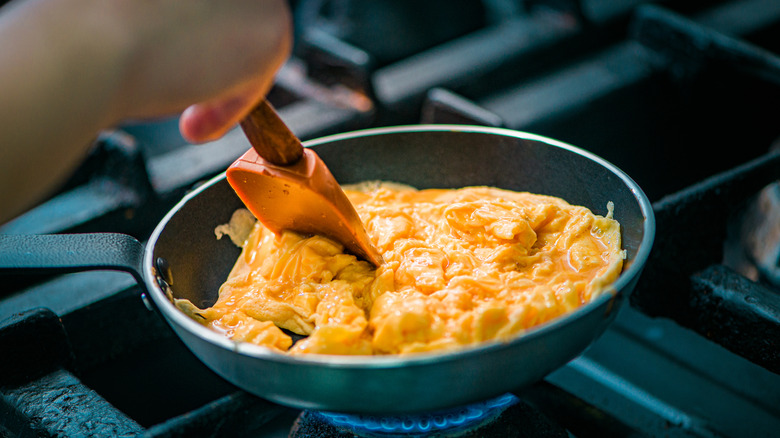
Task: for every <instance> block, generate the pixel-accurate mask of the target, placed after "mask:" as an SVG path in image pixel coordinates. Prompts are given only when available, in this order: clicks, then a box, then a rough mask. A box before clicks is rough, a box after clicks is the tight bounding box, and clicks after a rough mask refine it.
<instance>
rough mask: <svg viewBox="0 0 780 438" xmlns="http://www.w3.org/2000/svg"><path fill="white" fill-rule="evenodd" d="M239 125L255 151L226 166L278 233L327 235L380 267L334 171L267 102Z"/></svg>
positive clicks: (237, 186)
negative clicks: (287, 231) (329, 168)
mask: <svg viewBox="0 0 780 438" xmlns="http://www.w3.org/2000/svg"><path fill="white" fill-rule="evenodd" d="M241 128H242V129H243V130H244V133H245V134H246V136H247V138H248V139H249V143H250V144H251V145H252V149H250V150H249V151H247V152H246V153H245V154H244V155H243V156H241V157H240V158H239V159H238V160H236V162H234V163H233V164H232V165H231V166H230V167H229V168H228V170H227V180H228V182H229V183H230V185H231V186H232V187H233V189H234V190H235V191H236V193H237V194H238V196H239V197H240V198H241V200H242V201H244V204H245V205H246V207H247V208H248V209H249V211H251V212H252V213H253V214H254V215H255V217H257V219H258V220H259V221H260V222H262V223H263V225H265V226H266V227H267V228H268V229H270V230H271V231H273V232H274V233H276V234H279V233H281V232H282V231H284V230H291V231H297V232H300V233H303V234H320V235H324V236H327V237H330V238H332V239H334V240H336V241H338V242H340V243H341V244H343V245H344V247H345V248H347V250H349V251H350V252H352V253H353V254H355V255H356V256H358V257H361V258H363V259H365V260H368V261H369V262H371V263H373V264H374V265H376V266H379V265H380V264H382V263H383V260H382V256H381V255H380V254H379V252H378V251H377V250H376V248H374V246H373V245H372V244H371V241H370V240H369V238H368V234H366V230H365V228H364V227H363V223H362V222H361V221H360V217H359V216H358V214H357V212H356V211H355V208H354V207H353V206H352V203H350V202H349V199H347V196H346V195H345V194H344V192H343V191H342V190H341V187H340V186H339V184H338V183H337V182H336V180H335V178H334V177H333V175H332V174H331V173H330V170H328V168H327V166H325V163H324V162H323V161H322V160H321V159H320V157H319V156H317V154H316V153H315V152H314V151H313V150H311V149H308V148H304V147H303V145H302V144H301V142H300V140H298V138H297V137H296V136H295V134H293V133H292V132H291V131H290V129H289V128H288V127H287V125H285V124H284V122H283V121H282V119H281V118H280V117H279V115H278V114H277V113H276V110H274V108H273V107H272V106H271V104H270V103H269V102H268V101H267V100H263V102H262V103H260V104H259V105H258V106H257V107H256V108H255V109H254V110H253V111H252V112H251V113H250V114H249V115H248V116H247V117H246V118H245V119H244V120H243V121H242V122H241Z"/></svg>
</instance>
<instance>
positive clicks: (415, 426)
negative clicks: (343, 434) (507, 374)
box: [317, 394, 518, 437]
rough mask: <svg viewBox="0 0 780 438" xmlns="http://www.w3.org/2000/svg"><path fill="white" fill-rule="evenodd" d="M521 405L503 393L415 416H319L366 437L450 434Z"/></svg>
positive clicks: (331, 414)
mask: <svg viewBox="0 0 780 438" xmlns="http://www.w3.org/2000/svg"><path fill="white" fill-rule="evenodd" d="M517 402H518V398H517V397H515V396H514V395H512V394H504V395H502V396H500V397H496V398H494V399H491V400H487V401H483V402H479V403H474V404H471V405H467V406H462V407H459V408H453V409H447V410H443V411H438V412H432V413H424V414H413V415H393V416H385V417H380V416H375V415H350V414H338V413H330V412H319V413H317V414H318V415H320V416H321V417H323V418H324V419H325V421H328V422H330V423H332V424H333V425H335V426H337V427H342V428H346V429H349V430H351V431H353V432H354V433H356V434H361V433H362V434H363V435H364V436H376V437H386V436H398V435H403V436H419V435H421V434H434V436H436V434H440V433H445V432H447V433H451V432H456V431H458V430H465V429H469V428H474V427H477V426H479V425H480V424H482V423H483V422H488V421H491V420H493V419H495V418H496V417H498V416H499V415H501V413H502V412H504V410H505V409H506V408H508V407H509V406H512V405H513V404H515V403H517Z"/></svg>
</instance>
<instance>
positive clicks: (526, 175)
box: [0, 125, 655, 414]
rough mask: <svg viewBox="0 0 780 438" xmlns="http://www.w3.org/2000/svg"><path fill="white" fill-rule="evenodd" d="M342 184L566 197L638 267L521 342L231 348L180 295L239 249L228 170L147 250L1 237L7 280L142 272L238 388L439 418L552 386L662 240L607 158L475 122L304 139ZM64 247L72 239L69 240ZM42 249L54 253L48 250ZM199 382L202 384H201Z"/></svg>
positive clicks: (164, 308) (110, 241)
mask: <svg viewBox="0 0 780 438" xmlns="http://www.w3.org/2000/svg"><path fill="white" fill-rule="evenodd" d="M305 145H306V146H308V147H312V148H314V149H315V150H316V151H317V153H318V154H319V155H320V157H321V158H322V159H323V161H325V163H327V165H328V167H329V169H330V170H331V172H332V173H333V175H334V176H335V177H336V179H337V180H338V181H339V182H340V183H341V184H345V183H353V182H359V181H364V180H388V181H395V182H400V183H405V184H409V185H412V186H415V187H417V188H432V187H440V188H456V187H463V186H470V185H489V186H496V187H502V188H506V189H512V190H519V191H529V192H534V193H541V194H547V195H553V196H558V197H561V198H564V199H566V200H567V201H569V202H570V203H573V204H579V205H584V206H587V207H589V208H590V209H591V210H593V211H594V212H595V213H598V214H602V215H603V214H606V208H607V207H606V206H607V203H608V202H609V201H612V202H613V203H614V205H615V211H614V216H615V218H616V219H617V220H618V221H619V222H620V223H621V226H622V230H621V231H622V239H623V248H624V249H625V250H626V251H627V259H626V263H625V266H624V270H623V273H622V274H621V275H620V277H619V278H618V280H617V282H616V283H615V284H614V286H613V287H614V290H613V291H612V292H613V294H605V295H603V296H602V297H600V298H598V299H597V300H595V301H594V302H592V303H589V304H587V305H585V306H583V307H581V308H579V309H577V310H576V311H575V312H573V313H571V314H569V315H567V316H565V317H562V318H559V319H557V320H554V321H552V322H550V323H547V324H545V325H543V326H540V327H538V328H535V329H533V330H530V331H529V332H528V333H527V334H524V335H522V336H520V337H518V338H516V339H514V340H512V341H510V342H494V343H486V344H482V345H479V346H476V347H473V348H469V349H465V350H462V351H458V352H452V353H446V354H421V355H415V356H407V357H342V356H310V357H289V356H286V355H282V354H277V353H273V352H271V351H269V350H267V349H264V348H262V347H257V346H254V345H248V344H245V343H236V342H233V341H231V340H229V339H227V338H225V337H223V336H222V335H220V334H218V333H216V332H214V331H211V330H210V329H208V328H206V327H204V326H202V325H200V324H199V323H197V322H195V321H194V320H192V319H190V318H189V317H187V316H186V315H184V314H183V313H182V312H180V311H179V310H178V309H177V308H176V307H175V306H174V305H173V304H172V302H171V301H170V299H169V295H172V296H173V297H178V298H187V299H189V300H190V301H191V302H192V303H194V304H195V305H198V306H201V307H204V306H208V305H210V304H212V303H213V302H214V301H215V300H216V298H217V291H218V289H219V286H220V285H221V284H222V282H223V281H224V280H225V278H226V277H227V274H228V272H229V271H230V269H231V268H232V266H233V264H234V262H235V260H236V258H237V257H238V255H239V248H237V247H236V246H235V245H233V244H232V243H231V242H230V240H229V239H221V240H217V238H216V236H215V234H214V229H215V227H216V226H217V225H220V224H223V223H226V222H227V221H228V220H229V219H230V216H231V215H232V213H233V211H235V210H236V209H237V208H240V207H242V206H243V204H242V203H241V201H240V199H238V197H237V196H236V195H235V193H234V192H233V190H232V189H231V188H230V186H229V185H228V183H227V182H226V180H225V178H224V175H221V176H219V177H217V178H214V179H213V180H211V181H209V182H208V183H206V184H204V185H202V186H201V187H199V188H198V189H197V190H195V191H193V192H192V193H190V194H189V195H187V196H186V197H185V198H184V199H183V200H182V201H181V202H180V203H179V204H178V205H176V206H175V207H174V208H173V209H172V210H171V211H170V212H169V213H168V214H167V215H166V217H165V218H164V219H163V220H162V221H161V222H160V224H159V225H158V226H157V228H156V229H155V231H154V232H153V233H152V235H151V236H150V239H149V241H148V243H147V245H146V246H145V247H143V246H142V245H141V244H140V243H139V242H138V241H137V240H135V239H133V238H132V237H130V236H125V235H116V234H105V235H102V234H97V235H95V234H93V235H75V236H0V273H1V272H4V271H5V272H14V273H18V272H20V271H23V270H28V271H30V272H40V271H41V270H44V271H49V272H53V271H63V270H65V271H75V270H86V269H101V268H107V269H121V270H126V271H129V272H131V273H132V274H133V275H134V276H135V277H136V278H137V279H138V281H139V282H140V283H142V285H144V286H145V289H146V294H147V295H148V296H149V297H150V298H151V300H152V301H153V302H154V304H155V307H156V308H157V309H158V310H159V312H160V313H161V314H162V315H163V316H164V318H165V319H166V320H167V321H168V323H169V324H170V326H171V327H172V328H173V330H174V331H175V332H176V333H177V335H178V336H179V337H180V338H181V340H182V341H183V342H184V343H185V344H186V345H187V347H189V349H190V350H191V351H192V352H193V353H194V354H195V355H196V356H197V357H198V358H199V359H200V360H202V361H203V362H204V363H205V364H206V365H207V366H209V367H210V368H211V369H213V370H214V371H215V372H216V373H217V374H219V375H221V376H223V377H224V378H225V379H227V380H228V381H230V382H232V383H234V384H235V385H237V386H238V387H240V388H243V389H245V390H247V391H249V392H251V393H254V394H256V395H258V396H260V397H263V398H266V399H268V400H271V401H274V402H277V403H280V404H284V405H288V406H292V407H296V408H308V409H317V410H326V411H335V412H352V413H385V414H391V413H408V412H420V411H431V410H436V409H440V408H446V407H451V406H456V405H461V404H465V403H470V402H475V401H479V400H484V399H488V398H490V397H494V396H497V395H500V394H503V393H505V392H507V391H511V390H515V389H519V388H521V387H523V386H524V385H528V384H530V383H533V382H535V381H537V380H539V379H541V378H543V377H544V376H545V375H546V374H547V373H549V372H551V371H553V370H555V369H556V368H558V367H560V366H562V365H564V364H565V363H566V362H568V361H569V360H571V359H573V358H575V357H576V356H578V355H579V354H580V353H582V351H583V350H585V349H586V348H587V347H588V345H590V344H591V343H592V342H593V341H594V340H595V339H596V338H597V337H598V336H599V334H601V333H602V332H603V330H604V329H605V328H606V326H607V325H608V324H609V323H610V321H611V320H612V319H613V318H614V317H615V315H616V313H617V310H618V308H619V306H620V305H621V303H622V302H623V301H625V298H626V297H627V296H628V295H629V294H630V292H631V291H632V289H633V288H634V286H635V284H636V283H637V281H638V279H639V276H640V273H641V271H642V267H643V265H644V264H645V262H646V260H647V258H648V255H649V252H650V249H651V246H652V242H653V238H654V233H655V222H654V218H653V211H652V208H651V205H650V202H649V201H648V200H647V198H646V197H645V195H644V194H643V193H642V190H641V189H640V188H639V187H638V186H637V185H636V184H635V183H634V182H633V181H632V180H631V179H630V178H629V177H628V176H627V175H625V174H624V173H623V172H622V171H620V170H619V169H617V168H616V167H614V166H613V165H611V164H610V163H608V162H606V161H604V160H602V159H601V158H599V157H596V156H594V155H592V154H590V153H588V152H585V151H583V150H580V149H577V148H575V147H572V146H569V145H566V144H563V143H560V142H557V141H554V140H550V139H547V138H544V137H539V136H534V135H531V134H526V133H522V132H517V131H510V130H504V129H495V128H482V127H473V126H444V125H431V126H423V125H418V126H409V127H396V128H380V129H372V130H365V131H358V132H353V133H347V134H340V135H336V136H331V137H326V138H322V139H318V140H313V141H309V142H306V143H305ZM60 238H67V240H66V241H65V242H64V243H63V242H58V240H61V239H60ZM41 247H43V248H44V249H45V250H44V251H43V253H41ZM192 384H193V385H197V384H198V382H192Z"/></svg>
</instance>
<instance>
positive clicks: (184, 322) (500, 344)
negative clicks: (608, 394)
mask: <svg viewBox="0 0 780 438" xmlns="http://www.w3.org/2000/svg"><path fill="white" fill-rule="evenodd" d="M421 131H425V132H431V131H453V132H470V133H484V134H493V135H499V136H507V137H515V138H520V139H525V140H532V141H539V142H542V143H546V144H548V145H550V146H554V147H559V148H563V149H566V150H568V151H570V152H572V153H575V154H578V155H581V156H583V157H585V158H588V159H590V160H592V161H594V162H596V163H597V164H599V165H601V166H603V167H604V168H606V169H607V170H609V171H610V172H612V173H613V174H614V175H615V176H617V177H619V178H620V179H621V181H623V183H624V184H625V185H626V186H627V187H628V189H629V190H630V191H631V192H632V194H633V195H634V198H635V199H636V200H637V203H638V204H639V207H640V210H641V211H642V214H643V217H644V226H643V229H644V234H643V236H642V240H641V242H640V244H639V248H638V250H637V252H636V255H635V257H634V260H633V261H632V263H631V264H630V266H628V268H626V269H625V270H624V271H623V272H621V274H620V276H619V277H618V279H617V280H616V281H615V282H614V283H613V284H612V285H610V286H609V287H608V289H607V290H606V291H605V293H603V294H601V295H600V296H599V297H597V298H596V299H595V300H593V301H590V302H588V303H586V304H585V305H582V306H580V307H578V308H577V309H575V310H574V311H572V312H570V313H568V314H566V315H564V316H561V317H557V318H555V319H553V320H551V321H548V322H545V323H543V324H540V325H537V326H535V327H532V328H530V329H528V330H526V331H525V332H523V333H522V334H518V335H516V336H514V337H512V338H511V339H507V340H492V341H486V342H482V343H478V344H475V345H469V346H465V347H463V348H459V349H457V350H447V351H432V352H423V353H415V354H408V355H387V356H345V355H324V354H312V355H301V356H291V355H286V354H283V353H279V352H275V351H273V350H271V349H269V348H267V347H262V346H258V345H254V344H249V343H245V342H238V341H233V340H231V339H229V338H227V337H225V336H224V335H222V334H220V333H217V332H215V331H213V330H211V329H209V328H208V327H206V326H203V325H201V324H199V323H198V322H196V321H195V320H193V319H192V318H190V317H188V316H187V315H185V314H184V313H183V312H181V311H180V310H179V309H178V308H176V306H175V305H174V304H173V303H172V302H171V301H170V300H169V299H168V298H167V296H166V294H165V293H164V292H163V290H162V289H161V288H160V286H159V285H158V284H157V281H156V280H155V276H154V268H153V266H154V248H155V246H156V242H157V240H158V238H159V236H160V234H161V233H162V231H163V230H164V229H165V227H166V225H167V224H168V222H169V221H170V219H171V218H172V217H173V216H174V215H175V214H176V213H177V212H178V211H179V210H180V209H181V207H182V206H183V205H185V204H186V203H187V202H188V201H189V200H191V199H193V198H194V197H196V196H197V195H198V194H199V193H201V192H203V191H204V190H206V189H207V188H209V187H211V186H213V185H215V184H218V183H219V182H220V181H222V180H223V179H224V178H225V172H222V173H220V174H218V175H216V176H214V177H213V178H211V179H210V180H208V181H207V182H205V183H203V184H202V185H201V186H200V187H198V188H197V189H195V190H193V191H191V192H190V193H188V194H186V195H185V196H184V197H183V198H182V199H181V200H180V201H179V202H178V203H177V204H176V205H175V206H174V207H173V208H172V209H171V210H170V211H169V212H168V213H167V214H166V215H165V216H164V217H163V218H162V220H161V221H160V222H159V224H158V225H157V226H156V227H155V229H154V231H153V232H152V234H151V235H150V237H149V240H148V243H147V245H146V247H145V249H144V260H143V277H144V280H145V282H146V286H147V289H148V290H149V291H150V293H149V295H150V296H151V298H152V300H153V301H154V303H155V305H156V306H157V308H158V309H159V310H160V311H161V312H162V313H163V314H164V316H165V317H166V318H170V319H171V320H172V322H174V323H176V324H177V325H179V326H180V327H182V328H183V329H185V330H187V331H188V332H190V333H191V334H192V335H195V336H197V337H199V338H201V339H203V340H206V341H207V342H209V343H211V344H213V345H215V346H217V347H220V348H224V349H227V350H230V351H232V352H235V353H239V354H241V355H244V356H250V357H254V358H257V359H262V360H268V361H272V362H276V363H278V364H281V365H288V366H325V367H337V368H350V369H380V368H381V369H387V368H399V367H410V366H425V365H427V364H433V363H437V364H438V363H442V362H447V361H456V360H461V359H463V358H466V357H471V356H475V355H482V354H486V353H487V352H491V351H496V350H502V349H507V348H511V347H514V346H516V345H517V344H522V343H527V342H532V341H533V340H534V339H535V338H538V337H540V336H543V335H544V334H545V333H547V332H549V331H554V330H556V329H557V328H558V327H561V326H565V325H567V324H570V323H572V322H573V321H576V320H577V319H579V317H580V316H581V315H583V314H586V313H589V312H590V311H591V310H592V309H594V308H596V307H599V306H601V305H604V304H605V302H607V301H610V300H615V299H617V298H618V297H619V296H620V295H622V294H625V292H623V291H624V290H625V287H626V286H627V285H628V284H629V283H630V282H631V281H633V280H634V279H635V278H636V277H638V276H639V275H640V273H641V271H642V269H643V268H644V265H645V262H646V261H647V259H648V258H649V255H650V251H651V249H652V244H653V241H654V238H655V216H654V213H653V209H652V204H651V203H650V201H649V200H648V198H647V196H646V195H645V194H644V192H643V191H642V189H641V188H640V187H639V185H638V184H637V183H636V182H635V181H634V180H633V179H632V178H631V177H630V176H628V175H627V174H626V173H625V172H623V171H622V170H621V169H620V168H618V167H617V166H615V165H613V164H612V163H610V162H609V161H607V160H605V159H604V158H602V157H600V156H598V155H595V154H593V153H591V152H589V151H587V150H584V149H581V148H579V147H576V146H573V145H571V144H568V143H565V142H562V141H559V140H555V139H552V138H549V137H545V136H542V135H538V134H532V133H528V132H523V131H517V130H512V129H506V128H494V127H485V126H474V125H425V124H420V125H399V126H392V127H382V128H369V129H362V130H356V131H350V132H345V133H339V134H333V135H329V136H325V137H320V138H317V139H312V140H308V141H304V142H303V145H304V146H305V147H312V146H317V145H319V144H324V143H329V142H333V141H338V140H345V139H351V138H357V137H367V136H373V135H385V134H394V133H409V132H421ZM613 311H617V309H615V310H613Z"/></svg>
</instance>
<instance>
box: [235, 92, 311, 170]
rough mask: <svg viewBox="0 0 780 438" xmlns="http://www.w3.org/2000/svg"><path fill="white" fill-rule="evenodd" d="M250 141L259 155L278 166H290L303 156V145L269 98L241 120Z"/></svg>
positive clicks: (242, 127)
mask: <svg viewBox="0 0 780 438" xmlns="http://www.w3.org/2000/svg"><path fill="white" fill-rule="evenodd" d="M241 129H243V130H244V133H245V134H246V136H247V138H248V139H249V143H250V144H251V145H252V147H253V148H254V149H255V151H256V152H257V154H258V155H260V156H261V157H263V158H264V159H265V160H266V161H269V162H271V163H273V164H276V165H277V166H288V165H291V164H294V163H295V162H296V161H298V160H299V159H300V158H301V156H303V145H301V141H300V140H298V137H296V136H295V134H293V133H292V132H291V131H290V129H289V128H288V127H287V125H285V124H284V122H283V121H282V119H281V118H279V114H277V113H276V110H275V109H274V107H273V106H271V103H270V102H268V100H267V99H263V101H262V102H260V104H258V105H257V107H255V109H253V110H252V112H251V113H249V115H248V116H246V118H245V119H244V120H242V121H241Z"/></svg>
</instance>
